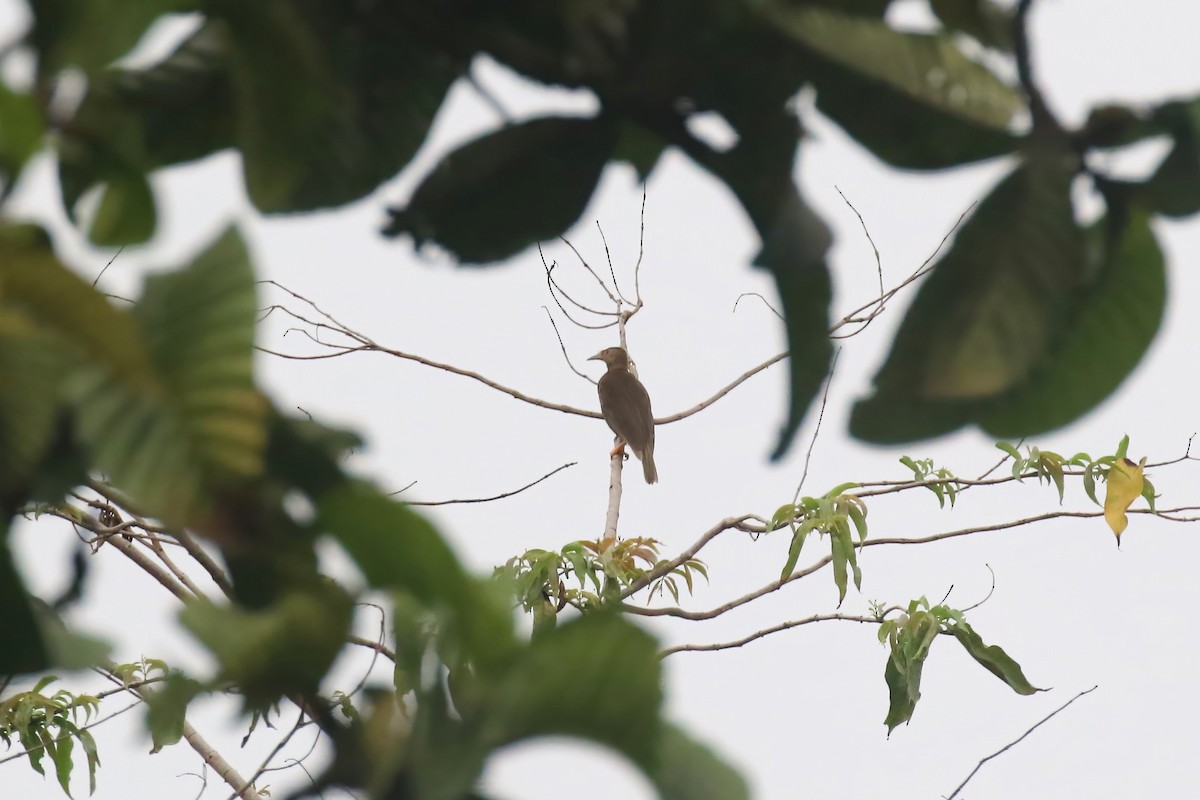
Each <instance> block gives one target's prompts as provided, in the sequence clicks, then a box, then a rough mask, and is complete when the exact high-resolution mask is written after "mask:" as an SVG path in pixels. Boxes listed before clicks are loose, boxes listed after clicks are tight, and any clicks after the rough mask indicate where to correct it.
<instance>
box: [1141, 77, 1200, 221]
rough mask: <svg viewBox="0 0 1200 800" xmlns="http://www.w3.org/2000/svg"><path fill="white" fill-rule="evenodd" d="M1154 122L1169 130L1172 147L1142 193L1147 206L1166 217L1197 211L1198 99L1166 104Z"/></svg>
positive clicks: (1199, 176) (1199, 197)
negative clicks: (1173, 141)
mask: <svg viewBox="0 0 1200 800" xmlns="http://www.w3.org/2000/svg"><path fill="white" fill-rule="evenodd" d="M1152 120H1153V122H1154V123H1155V124H1156V125H1157V126H1159V127H1160V128H1162V129H1165V130H1167V131H1169V132H1170V133H1171V135H1172V136H1173V137H1174V139H1175V146H1174V147H1173V148H1172V149H1171V152H1170V153H1168V154H1167V157H1166V158H1164V159H1163V161H1162V163H1161V164H1159V165H1158V169H1156V170H1155V172H1154V174H1153V175H1151V176H1150V178H1149V180H1147V181H1146V184H1145V186H1144V188H1143V190H1142V192H1141V195H1142V196H1143V197H1144V198H1145V200H1146V202H1147V204H1148V205H1149V207H1150V208H1151V209H1152V210H1154V211H1157V212H1159V213H1160V214H1163V215H1165V216H1168V217H1176V218H1178V217H1187V216H1191V215H1192V214H1195V213H1196V212H1197V211H1200V99H1197V100H1191V101H1186V102H1182V101H1174V102H1170V103H1165V104H1163V105H1162V106H1159V107H1158V108H1157V109H1155V111H1154V114H1153V116H1152Z"/></svg>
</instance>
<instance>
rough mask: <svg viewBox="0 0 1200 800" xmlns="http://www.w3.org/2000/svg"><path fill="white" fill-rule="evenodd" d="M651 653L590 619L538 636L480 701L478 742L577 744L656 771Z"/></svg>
mask: <svg viewBox="0 0 1200 800" xmlns="http://www.w3.org/2000/svg"><path fill="white" fill-rule="evenodd" d="M660 681H661V676H660V668H659V661H658V653H657V646H656V644H655V642H654V639H652V638H651V637H650V636H649V635H648V634H646V633H645V632H644V631H642V630H641V629H640V628H638V627H637V626H636V625H634V624H632V623H631V622H628V621H626V620H624V619H622V618H621V617H619V616H617V615H614V614H604V613H594V614H588V615H587V616H584V617H581V618H579V619H576V620H574V621H572V622H569V623H566V624H560V625H559V626H558V627H556V628H554V629H553V630H548V631H546V632H544V633H543V634H542V635H541V636H540V637H538V638H537V639H535V640H534V641H533V642H532V643H531V644H530V645H529V647H528V648H527V649H526V650H525V651H524V652H523V653H522V654H521V655H520V656H519V657H518V658H517V659H516V661H514V662H513V664H512V665H511V667H510V668H509V670H508V672H507V676H506V677H505V678H504V679H503V680H501V681H499V682H498V683H497V684H496V685H495V686H494V687H493V688H491V690H490V691H489V693H488V700H487V702H486V708H487V712H486V719H485V721H484V722H483V726H484V727H483V733H482V737H483V740H484V741H486V742H492V743H494V744H495V745H500V744H506V743H509V742H515V741H518V740H520V739H524V738H527V737H530V736H539V735H547V734H561V735H568V736H580V737H583V738H586V739H591V740H592V741H595V742H599V743H601V744H606V745H608V746H610V747H612V748H613V749H615V750H617V751H618V752H621V753H623V754H625V755H626V756H627V757H628V758H629V759H630V760H632V761H633V762H634V763H635V764H638V765H639V766H641V767H642V768H643V769H647V770H649V769H652V768H653V767H654V765H655V763H656V756H657V751H658V747H657V745H658V741H659V707H660V705H661V703H662V689H661V685H660Z"/></svg>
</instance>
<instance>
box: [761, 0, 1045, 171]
mask: <svg viewBox="0 0 1200 800" xmlns="http://www.w3.org/2000/svg"><path fill="white" fill-rule="evenodd" d="M760 8H761V9H762V13H763V15H764V17H765V18H766V21H767V24H769V25H771V26H772V27H773V28H774V29H775V30H776V31H778V32H779V33H780V34H782V35H784V36H786V37H788V38H789V39H791V40H792V41H794V42H796V43H797V44H799V45H801V46H802V47H803V48H804V49H805V51H806V52H808V53H810V54H811V55H812V56H814V57H815V59H816V60H817V65H816V66H814V67H813V69H812V72H811V80H812V82H813V83H814V84H815V85H816V87H817V105H818V107H819V108H820V109H821V111H822V112H824V113H825V114H827V115H829V116H830V117H831V118H832V119H833V120H835V121H836V122H837V123H838V124H839V125H841V126H842V127H843V128H845V129H846V131H847V132H848V133H850V135H851V136H853V137H854V138H856V139H858V141H860V142H861V143H862V144H863V145H864V146H866V147H867V148H869V149H870V150H871V151H872V152H874V153H875V154H876V155H878V156H879V157H880V158H882V159H884V160H885V161H887V162H888V163H890V164H893V165H895V166H899V167H906V168H911V169H939V168H944V167H949V166H955V165H958V164H962V163H967V162H970V161H977V160H980V159H983V158H991V157H994V156H997V155H1001V154H1004V153H1007V152H1011V151H1012V150H1013V149H1014V148H1015V144H1016V140H1015V138H1014V137H1013V136H1012V135H1011V134H1010V133H1008V130H1007V128H1008V125H1009V123H1010V122H1011V121H1012V119H1013V116H1014V114H1015V113H1016V112H1017V110H1018V109H1019V108H1020V107H1021V101H1020V96H1019V95H1018V94H1017V92H1016V90H1014V89H1013V88H1012V87H1011V86H1009V85H1007V84H1005V83H1004V82H1003V81H1001V80H1000V79H998V78H997V77H996V76H995V75H994V74H993V73H992V72H991V71H990V70H988V69H987V68H986V67H984V66H982V65H980V64H978V63H976V62H974V61H971V60H970V59H968V58H967V57H966V56H964V55H963V54H962V52H961V51H959V49H958V48H957V46H956V45H955V43H954V40H953V38H952V37H951V36H948V35H945V34H913V33H903V32H900V31H896V30H893V29H892V28H890V27H888V26H887V25H886V24H885V23H884V22H882V21H880V20H875V19H870V18H867V17H856V16H852V15H848V14H845V13H839V12H837V11H833V10H829V9H823V8H817V7H813V6H810V5H778V4H776V5H764V6H760Z"/></svg>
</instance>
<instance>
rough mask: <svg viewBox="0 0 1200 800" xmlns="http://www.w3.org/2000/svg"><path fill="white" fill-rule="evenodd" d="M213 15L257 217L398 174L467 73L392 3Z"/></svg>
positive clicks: (238, 8) (328, 199)
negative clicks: (221, 32) (220, 25)
mask: <svg viewBox="0 0 1200 800" xmlns="http://www.w3.org/2000/svg"><path fill="white" fill-rule="evenodd" d="M217 8H218V9H219V12H218V13H219V15H220V16H221V17H222V18H223V19H225V20H226V21H227V22H228V23H229V33H230V43H231V61H230V65H231V73H230V74H231V79H232V84H233V93H234V100H235V109H236V117H237V142H238V146H239V147H240V149H241V151H242V154H243V156H244V159H245V173H246V188H247V191H248V192H249V194H250V198H251V200H253V201H254V204H255V206H256V207H258V208H259V209H260V210H262V211H266V212H285V211H307V210H312V209H318V208H328V207H331V206H338V205H342V204H345V203H349V202H351V201H354V200H357V199H359V198H361V197H363V196H364V195H366V194H368V193H369V192H371V191H372V190H374V189H375V188H376V187H377V186H379V184H381V183H383V182H384V181H386V180H388V179H389V178H391V177H393V176H394V175H395V174H396V173H398V172H399V171H400V169H401V168H402V167H404V165H405V164H407V163H408V161H409V159H410V158H412V156H413V154H414V153H416V151H417V148H419V147H420V146H421V143H422V142H423V141H424V140H425V134H426V133H427V131H428V130H429V125H430V123H431V122H432V121H433V117H434V115H435V114H436V113H437V110H438V108H439V107H440V106H441V104H442V99H443V98H444V97H445V94H446V92H447V90H448V89H449V88H450V84H451V83H452V82H453V81H454V80H455V79H456V78H457V77H458V76H459V75H460V74H462V72H463V68H464V65H463V62H461V61H459V60H457V59H454V58H452V57H450V56H449V55H446V54H445V53H444V52H441V53H439V52H436V51H434V50H431V49H429V48H428V47H427V45H426V44H425V42H423V41H421V40H418V39H415V38H414V37H413V35H412V31H411V27H410V25H409V24H408V23H407V21H406V20H405V18H404V14H403V13H402V12H403V9H397V8H395V7H394V5H393V4H390V3H379V4H373V5H370V6H361V5H354V4H343V3H306V4H298V3H293V2H288V1H287V0H260V2H255V3H240V2H232V3H231V2H222V3H219V4H217ZM281 87H286V89H284V90H281Z"/></svg>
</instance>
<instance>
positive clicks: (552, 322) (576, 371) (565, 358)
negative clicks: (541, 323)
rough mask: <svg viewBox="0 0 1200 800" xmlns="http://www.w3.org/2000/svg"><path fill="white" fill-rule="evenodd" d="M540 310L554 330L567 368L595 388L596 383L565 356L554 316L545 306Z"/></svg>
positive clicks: (564, 346)
mask: <svg viewBox="0 0 1200 800" xmlns="http://www.w3.org/2000/svg"><path fill="white" fill-rule="evenodd" d="M542 310H543V311H545V312H546V318H547V319H549V320H550V325H551V327H553V328H554V335H555V337H556V338H557V339H558V348H559V349H560V350H562V354H563V360H565V361H566V362H567V366H568V367H569V368H570V370H571V372H574V373H575V374H576V375H578V376H579V377H581V378H583V379H584V380H585V381H587V382H588V383H591V384H592V385H593V386H595V385H596V381H595V380H593V379H592V377H591V376H590V375H587V374H585V373H583V372H580V371H579V370H578V369H576V368H575V365H574V364H573V363H571V357H570V356H569V355H567V346H566V345H565V344H563V339H562V334H561V333H559V332H558V323H557V322H555V321H554V315H553V314H551V313H550V309H549V308H546V306H542Z"/></svg>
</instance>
